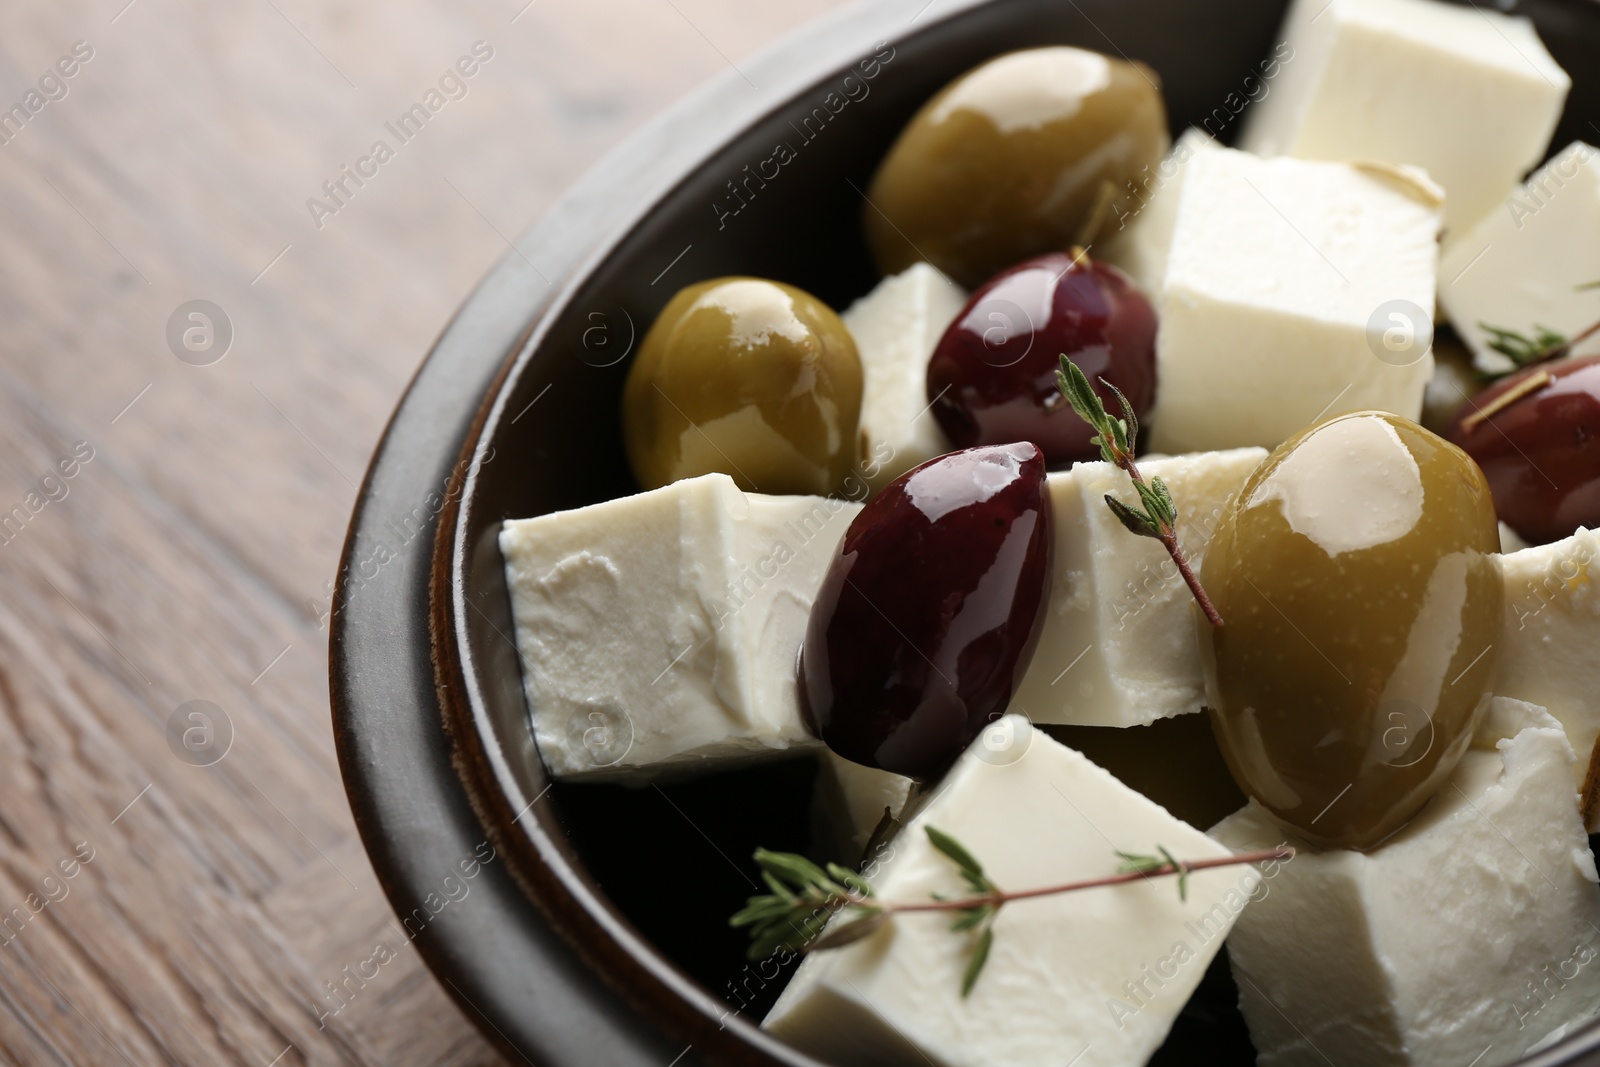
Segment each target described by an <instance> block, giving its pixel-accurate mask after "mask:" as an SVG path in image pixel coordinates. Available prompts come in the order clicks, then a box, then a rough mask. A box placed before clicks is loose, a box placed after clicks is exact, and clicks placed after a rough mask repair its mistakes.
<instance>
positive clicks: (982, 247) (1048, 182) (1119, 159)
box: [862, 47, 1169, 288]
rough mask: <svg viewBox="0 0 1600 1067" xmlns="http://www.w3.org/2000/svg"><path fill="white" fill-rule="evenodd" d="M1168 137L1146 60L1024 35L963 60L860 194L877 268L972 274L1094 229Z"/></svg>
mask: <svg viewBox="0 0 1600 1067" xmlns="http://www.w3.org/2000/svg"><path fill="white" fill-rule="evenodd" d="M1168 143H1169V136H1168V133H1167V114H1166V108H1165V106H1164V105H1163V104H1162V102H1161V91H1160V89H1159V87H1158V86H1157V83H1156V78H1155V75H1154V74H1153V73H1151V71H1150V70H1149V68H1147V67H1145V66H1144V65H1143V64H1140V63H1129V62H1124V61H1122V60H1117V59H1111V58H1109V57H1107V56H1103V55H1100V54H1099V53H1098V52H1086V51H1084V50H1083V49H1080V48H1060V47H1057V48H1033V49H1029V50H1027V51H1023V52H1012V53H1010V54H1009V55H1004V56H1000V57H998V58H996V59H992V60H990V61H989V62H987V63H985V64H983V65H982V66H980V67H977V68H976V69H974V70H971V71H968V72H967V73H966V74H963V75H962V76H961V77H959V78H957V79H956V80H955V81H953V82H951V83H950V84H949V85H947V86H945V87H944V89H942V90H940V92H939V93H938V94H937V95H936V96H934V97H933V99H931V100H929V101H928V102H927V103H926V104H925V105H923V107H922V110H921V111H918V112H917V114H916V115H915V116H914V117H913V118H912V120H911V122H910V123H909V124H908V125H907V126H906V128H905V129H904V130H903V131H902V132H901V134H900V137H899V139H898V140H896V141H895V143H894V146H893V147H892V148H890V150H889V154H888V156H886V157H885V158H884V161H883V163H882V165H880V166H879V168H878V172H877V174H876V175H875V176H874V177H873V179H872V185H871V188H870V189H869V191H868V193H867V203H866V204H864V205H863V208H862V218H863V221H864V224H865V226H866V233H867V243H868V244H869V245H870V246H871V248H872V254H873V258H874V259H876V260H877V263H878V269H879V270H880V271H882V272H883V273H884V274H895V273H898V272H900V271H902V270H904V269H905V268H906V267H909V266H910V265H911V264H913V263H915V262H917V261H918V260H920V259H924V258H925V259H927V260H928V261H929V262H930V263H932V264H933V265H934V266H936V267H938V268H939V269H940V270H942V271H944V272H945V273H946V274H948V275H950V276H951V277H953V278H955V279H956V280H957V281H959V282H961V283H962V284H963V285H965V286H967V287H969V288H971V287H972V286H975V285H978V284H979V283H980V282H982V281H983V280H984V279H985V278H988V277H990V276H991V275H993V274H994V273H995V272H996V271H998V270H1001V269H1002V268H1004V267H1007V266H1009V265H1011V264H1013V263H1016V262H1017V261H1019V260H1023V259H1026V258H1028V257H1029V256H1034V255H1038V254H1039V253H1041V252H1053V251H1060V250H1062V249H1064V248H1066V247H1067V246H1069V245H1071V244H1074V243H1078V244H1087V243H1088V242H1089V241H1090V240H1092V239H1093V237H1092V234H1088V233H1087V229H1086V224H1090V223H1091V222H1092V220H1093V219H1095V218H1100V219H1104V218H1116V217H1119V216H1120V215H1121V214H1123V213H1124V212H1125V211H1126V210H1128V209H1129V208H1130V206H1131V205H1132V204H1134V203H1136V202H1137V201H1136V194H1137V190H1138V189H1139V188H1140V187H1141V182H1142V181H1143V180H1144V176H1145V174H1146V172H1147V169H1148V168H1152V167H1154V166H1155V165H1156V164H1157V163H1158V162H1160V160H1161V157H1162V155H1163V154H1164V153H1165V152H1166V150H1167V146H1168Z"/></svg>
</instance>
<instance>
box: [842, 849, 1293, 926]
mask: <svg viewBox="0 0 1600 1067" xmlns="http://www.w3.org/2000/svg"><path fill="white" fill-rule="evenodd" d="M1292 859H1294V849H1293V848H1291V847H1289V846H1287V845H1283V846H1280V847H1278V848H1268V849H1262V850H1261V851H1259V852H1239V853H1236V854H1234V855H1232V856H1218V857H1215V858H1212V859H1204V860H1181V861H1179V862H1178V863H1176V864H1172V863H1164V864H1162V865H1161V866H1159V867H1153V868H1151V869H1149V870H1138V871H1122V872H1120V873H1118V874H1108V875H1105V876H1103V877H1100V878H1087V879H1085V880H1083V881H1081V882H1063V883H1062V884H1060V885H1049V886H1042V887H1040V888H1037V889H1018V890H1015V891H1012V892H1005V891H1003V890H996V891H995V892H993V893H983V894H980V895H977V896H971V897H959V898H955V899H951V900H928V901H917V902H914V903H907V904H896V903H893V902H891V901H886V900H879V899H877V898H876V897H864V896H858V895H857V894H854V893H846V894H841V895H838V896H836V897H835V898H834V900H833V901H831V903H835V904H838V905H839V906H841V907H843V906H854V907H861V908H870V909H874V910H877V911H883V912H890V913H894V912H913V911H970V910H972V909H973V908H982V907H999V906H1000V905H1002V904H1008V903H1010V902H1012V901H1014V900H1031V899H1033V898H1035V897H1050V896H1056V895H1058V894H1060V893H1074V892H1077V891H1078V890H1080V889H1098V888H1100V887H1101V886H1108V885H1122V884H1124V883H1126V882H1137V881H1139V880H1140V879H1142V878H1160V877H1164V876H1167V875H1174V874H1184V873H1192V872H1194V871H1205V870H1210V869H1212V868H1214V867H1233V866H1237V865H1239V864H1245V863H1270V862H1273V861H1287V860H1292Z"/></svg>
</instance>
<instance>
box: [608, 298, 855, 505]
mask: <svg viewBox="0 0 1600 1067" xmlns="http://www.w3.org/2000/svg"><path fill="white" fill-rule="evenodd" d="M860 418H861V357H860V356H859V355H858V354H857V352H856V343H855V340H854V339H853V338H852V337H851V336H850V331H849V330H847V329H846V328H845V325H844V323H843V322H841V321H840V319H839V316H838V315H836V314H834V312H833V310H832V309H831V308H829V307H828V306H827V305H826V304H824V303H823V302H822V301H820V300H818V299H817V298H816V297H814V296H812V295H811V294H809V293H806V292H803V291H802V290H799V289H796V288H795V287H794V286H792V285H784V284H782V283H780V282H772V281H767V280H765V279H762V278H737V277H735V278H715V279H713V280H711V281H708V282H700V283H699V284H697V285H691V286H689V287H687V288H685V289H681V290H679V292H678V293H677V295H675V296H674V297H673V298H672V299H671V300H670V301H669V302H668V303H667V306H666V308H664V309H663V310H662V312H661V314H660V315H659V316H658V317H657V318H656V321H655V323H654V324H653V325H652V326H651V327H650V331H649V332H648V333H647V334H645V338H644V343H643V344H641V345H640V347H639V354H638V356H637V357H636V358H635V360H634V363H633V367H632V368H631V369H630V370H629V372H628V381H627V384H626V385H625V386H624V388H623V393H622V430H623V437H624V440H625V441H626V443H627V448H628V461H629V463H630V464H631V465H632V466H633V474H634V477H635V478H636V479H637V480H638V482H639V485H640V486H641V487H643V488H645V489H654V488H656V487H658V486H662V485H666V484H667V483H669V482H673V481H677V480H678V479H680V478H694V477H697V476H699V475H702V474H712V473H718V472H720V473H722V474H727V475H729V476H731V477H732V478H733V480H734V481H735V482H737V483H738V484H739V487H740V488H741V489H744V490H745V491H746V492H758V493H817V494H825V493H829V492H832V491H834V490H836V489H839V488H840V487H841V485H842V483H843V482H844V480H845V478H846V477H847V476H848V475H849V473H850V470H851V467H852V466H853V465H854V463H855V450H856V438H857V423H858V422H859V421H860Z"/></svg>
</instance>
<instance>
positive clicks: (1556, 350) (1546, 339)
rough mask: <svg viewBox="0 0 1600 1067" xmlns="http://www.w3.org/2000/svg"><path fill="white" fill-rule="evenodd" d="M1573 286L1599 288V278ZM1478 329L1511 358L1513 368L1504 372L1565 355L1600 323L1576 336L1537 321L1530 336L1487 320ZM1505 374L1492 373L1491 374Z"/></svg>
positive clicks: (1583, 290)
mask: <svg viewBox="0 0 1600 1067" xmlns="http://www.w3.org/2000/svg"><path fill="white" fill-rule="evenodd" d="M1572 289H1573V292H1577V293H1586V292H1589V291H1590V290H1592V289H1600V279H1596V280H1595V281H1592V282H1584V283H1583V284H1582V285H1575V286H1573V287H1572ZM1478 329H1480V330H1482V331H1483V332H1484V333H1486V334H1488V335H1489V342H1488V343H1489V347H1490V348H1492V349H1494V350H1495V351H1496V352H1499V353H1500V354H1501V355H1502V356H1505V357H1506V358H1507V359H1509V360H1511V363H1512V367H1511V370H1508V371H1506V372H1505V374H1510V373H1511V372H1512V371H1516V370H1521V369H1522V368H1524V367H1531V366H1533V365H1534V364H1536V363H1548V362H1550V361H1551V360H1555V359H1563V358H1565V357H1566V356H1567V355H1568V354H1570V353H1571V352H1572V350H1573V349H1574V348H1576V347H1577V346H1578V345H1580V344H1582V343H1583V342H1584V341H1587V340H1588V339H1589V338H1590V337H1593V336H1594V335H1595V334H1596V333H1600V322H1596V323H1595V324H1594V325H1593V326H1590V327H1589V328H1588V329H1586V330H1584V331H1583V332H1581V333H1579V334H1578V335H1577V336H1575V337H1568V336H1567V335H1566V334H1564V333H1561V332H1560V331H1559V330H1552V329H1551V328H1550V327H1548V326H1545V325H1543V324H1541V323H1537V322H1536V323H1534V324H1533V333H1532V335H1531V336H1530V335H1528V334H1525V333H1522V332H1521V331H1520V330H1509V329H1507V328H1505V327H1504V326H1495V325H1492V324H1490V323H1487V322H1480V323H1478ZM1503 376H1504V375H1492V377H1503Z"/></svg>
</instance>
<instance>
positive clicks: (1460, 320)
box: [1439, 141, 1600, 373]
mask: <svg viewBox="0 0 1600 1067" xmlns="http://www.w3.org/2000/svg"><path fill="white" fill-rule="evenodd" d="M1594 281H1600V152H1596V150H1595V149H1593V148H1591V147H1590V146H1589V145H1586V144H1584V143H1583V142H1582V141H1575V142H1573V143H1572V144H1571V145H1569V146H1568V147H1567V149H1566V150H1565V151H1563V152H1562V153H1561V154H1560V155H1558V156H1556V157H1555V158H1554V159H1552V160H1551V161H1550V162H1549V163H1546V164H1545V165H1544V166H1543V167H1541V168H1540V169H1539V170H1538V171H1537V172H1536V173H1535V174H1534V175H1533V177H1531V178H1529V179H1528V181H1527V183H1526V184H1525V185H1523V186H1522V188H1521V189H1519V190H1518V191H1516V192H1514V193H1512V194H1511V196H1510V197H1509V198H1507V199H1506V200H1505V201H1504V202H1503V203H1500V204H1497V205H1496V206H1495V208H1494V210H1493V211H1490V212H1489V213H1488V214H1487V215H1485V216H1483V217H1482V218H1481V219H1480V220H1479V221H1478V223H1477V224H1476V225H1474V226H1473V227H1472V228H1471V229H1470V230H1468V231H1467V232H1466V233H1464V234H1463V235H1462V236H1461V237H1460V238H1459V239H1457V240H1455V241H1453V242H1452V243H1451V244H1450V247H1449V248H1448V249H1447V250H1446V251H1445V254H1444V256H1443V258H1442V259H1441V260H1440V261H1439V304H1440V306H1441V307H1442V308H1443V309H1444V311H1445V313H1446V314H1447V315H1449V316H1450V321H1451V322H1452V323H1454V324H1455V327H1456V332H1457V333H1458V334H1460V335H1461V337H1462V339H1463V340H1464V341H1466V343H1467V346H1468V347H1469V348H1471V349H1472V357H1473V361H1474V362H1475V363H1476V364H1477V366H1478V367H1479V369H1481V370H1485V371H1489V372H1491V373H1494V372H1504V371H1507V370H1510V369H1511V368H1512V362H1511V360H1510V359H1509V358H1508V357H1506V356H1505V355H1503V354H1501V353H1499V352H1496V351H1495V350H1494V349H1492V348H1490V347H1489V342H1490V341H1491V340H1493V337H1492V336H1491V335H1490V333H1489V331H1488V330H1486V329H1485V328H1484V324H1485V323H1487V324H1489V325H1491V326H1498V327H1501V328H1503V329H1507V330H1516V331H1517V332H1519V333H1522V334H1525V335H1527V336H1528V337H1533V336H1534V334H1535V327H1536V326H1545V327H1548V328H1550V329H1552V330H1555V331H1556V332H1558V333H1561V334H1564V335H1566V336H1567V337H1573V336H1576V335H1577V334H1578V333H1579V332H1580V331H1582V330H1583V329H1584V328H1586V327H1588V326H1592V325H1593V324H1594V322H1595V321H1596V320H1597V319H1600V292H1595V291H1593V290H1580V289H1579V288H1578V286H1580V285H1584V284H1586V283H1588V282H1594ZM1574 352H1575V353H1576V354H1578V355H1591V354H1593V353H1595V352H1600V337H1592V338H1590V339H1589V340H1588V341H1586V342H1583V343H1581V344H1579V345H1578V346H1577V348H1576V349H1574Z"/></svg>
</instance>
